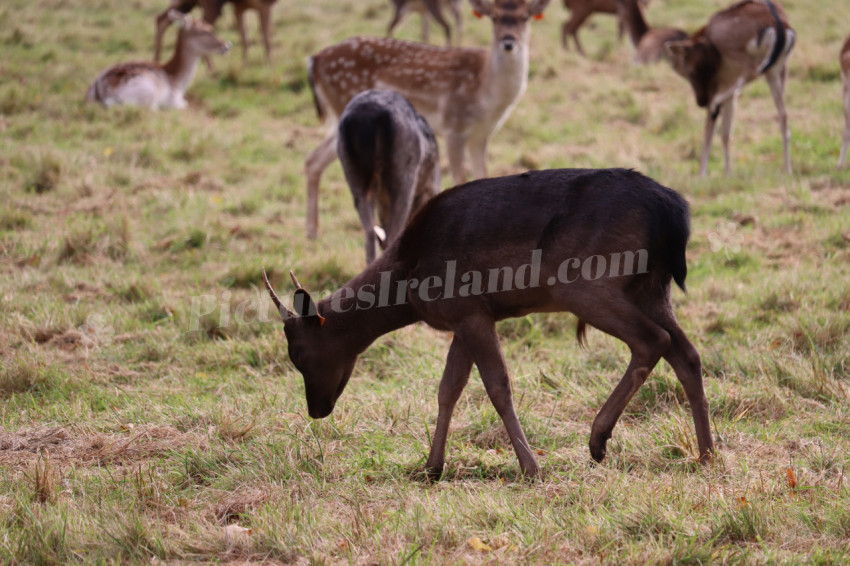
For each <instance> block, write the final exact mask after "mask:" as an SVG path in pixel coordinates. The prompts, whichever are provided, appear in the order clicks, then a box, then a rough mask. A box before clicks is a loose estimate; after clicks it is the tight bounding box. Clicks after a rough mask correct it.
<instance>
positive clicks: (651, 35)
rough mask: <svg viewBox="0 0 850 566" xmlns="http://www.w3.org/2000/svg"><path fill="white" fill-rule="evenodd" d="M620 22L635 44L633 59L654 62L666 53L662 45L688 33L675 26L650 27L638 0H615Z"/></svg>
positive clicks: (679, 38) (684, 37) (678, 39)
mask: <svg viewBox="0 0 850 566" xmlns="http://www.w3.org/2000/svg"><path fill="white" fill-rule="evenodd" d="M616 2H617V11H618V14H619V16H620V23H621V24H622V25H623V26H624V27H625V28H626V30H627V31H628V32H629V37H630V38H631V40H632V45H634V46H635V61H636V62H638V63H654V62H656V61H658V60H659V59H661V58H662V57H664V56H666V55H667V52H666V51H665V49H664V45H665V44H666V43H667V42H668V41H680V40H683V39H687V38H688V34H687V33H685V32H684V31H682V30H680V29H676V28H650V27H649V24H648V23H647V22H646V18H645V17H644V15H643V9H642V8H641V6H640V4H639V3H638V0H616Z"/></svg>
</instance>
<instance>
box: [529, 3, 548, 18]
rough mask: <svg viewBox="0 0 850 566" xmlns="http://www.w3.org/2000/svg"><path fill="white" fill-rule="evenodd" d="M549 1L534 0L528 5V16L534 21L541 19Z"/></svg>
mask: <svg viewBox="0 0 850 566" xmlns="http://www.w3.org/2000/svg"><path fill="white" fill-rule="evenodd" d="M549 2H550V0H534V1H533V2H531V3H530V4H529V5H528V15H529V16H530V17H532V18H534V19H535V20H542V19H543V10H545V9H546V6H548V5H549Z"/></svg>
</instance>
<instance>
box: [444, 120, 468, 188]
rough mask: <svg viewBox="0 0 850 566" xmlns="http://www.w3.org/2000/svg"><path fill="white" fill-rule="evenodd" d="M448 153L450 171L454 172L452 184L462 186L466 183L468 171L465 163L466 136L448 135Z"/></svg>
mask: <svg viewBox="0 0 850 566" xmlns="http://www.w3.org/2000/svg"><path fill="white" fill-rule="evenodd" d="M445 137H446V153H448V156H449V169H450V170H451V172H452V182H453V183H454V184H455V185H461V184H463V183H465V182H466V169H465V168H464V166H463V162H464V159H465V154H466V136H465V135H463V134H455V133H451V132H450V133H447V134H446V136H445Z"/></svg>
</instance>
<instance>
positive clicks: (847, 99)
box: [838, 37, 850, 168]
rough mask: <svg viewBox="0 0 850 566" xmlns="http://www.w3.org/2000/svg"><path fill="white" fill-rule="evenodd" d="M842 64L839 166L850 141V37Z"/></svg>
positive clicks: (840, 59)
mask: <svg viewBox="0 0 850 566" xmlns="http://www.w3.org/2000/svg"><path fill="white" fill-rule="evenodd" d="M838 62H839V64H840V65H841V82H842V84H843V85H844V135H843V136H842V141H841V155H840V156H839V157H838V167H839V168H842V167H844V160H845V159H846V158H847V144H848V143H850V37H848V38H847V40H846V41H845V42H844V45H843V46H842V47H841V54H840V56H839V58H838Z"/></svg>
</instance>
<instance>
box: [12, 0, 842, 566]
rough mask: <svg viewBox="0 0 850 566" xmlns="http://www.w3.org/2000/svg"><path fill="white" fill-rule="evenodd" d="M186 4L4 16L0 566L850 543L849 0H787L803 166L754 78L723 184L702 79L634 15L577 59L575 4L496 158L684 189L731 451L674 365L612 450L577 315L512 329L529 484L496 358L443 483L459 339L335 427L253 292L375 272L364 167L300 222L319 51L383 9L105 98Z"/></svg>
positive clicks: (534, 73) (716, 555) (837, 559)
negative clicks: (656, 54) (314, 221)
mask: <svg viewBox="0 0 850 566" xmlns="http://www.w3.org/2000/svg"><path fill="white" fill-rule="evenodd" d="M165 4H166V2H165V1H164V0H161V1H158V0H146V1H144V2H142V1H139V0H134V1H131V2H122V1H119V0H97V1H92V2H81V1H75V0H38V1H26V0H6V1H4V2H3V3H2V5H0V53H2V58H0V202H2V204H0V312H2V316H0V563H10V564H56V563H64V562H91V563H119V562H120V563H148V564H150V563H169V564H171V563H182V562H185V563H189V562H198V561H213V562H217V561H221V562H224V561H231V560H232V561H241V562H269V563H287V564H288V563H297V564H341V563H352V564H372V563H378V564H402V563H407V564H465V563H484V562H486V563H489V564H550V563H578V564H708V563H736V564H737V563H744V564H799V563H806V564H846V563H848V561H850V480H848V477H847V474H848V471H847V469H846V468H847V466H848V464H850V457H848V451H850V398H848V392H850V379H848V378H850V173H848V172H839V171H837V170H836V169H835V162H836V159H837V155H838V149H839V145H840V136H841V130H842V126H843V117H842V111H841V85H840V77H839V72H838V63H837V53H838V49H839V47H840V44H841V42H842V40H843V38H844V37H845V35H846V34H847V33H850V26H848V21H847V19H846V3H845V1H844V0H824V1H823V2H817V3H812V2H808V1H804V0H784V2H783V5H784V6H785V8H786V10H787V12H788V14H789V18H790V20H791V22H792V24H793V25H794V27H795V28H796V30H797V32H798V38H799V39H798V43H797V46H796V49H795V52H794V53H793V54H792V57H791V63H790V77H789V83H788V93H787V103H788V107H789V116H790V123H791V128H792V132H793V133H792V162H793V166H794V170H795V173H794V175H793V176H786V175H783V174H781V173H780V169H781V153H782V143H781V139H780V137H779V133H778V128H777V126H776V119H775V110H774V107H773V103H772V101H771V98H770V94H769V91H768V88H767V85H766V84H765V83H764V82H763V81H761V82H759V83H755V84H752V85H750V86H749V87H748V88H747V89H746V90H745V91H744V94H743V96H742V97H741V99H740V104H739V106H738V111H737V114H736V124H735V132H734V134H733V143H732V152H733V173H732V174H731V175H729V176H725V175H723V174H722V160H721V159H720V155H721V152H720V145H719V141H716V145H715V147H714V151H713V159H712V162H711V164H710V175H709V177H708V178H707V179H700V178H699V177H698V176H697V169H698V162H697V161H698V155H699V151H700V145H701V138H702V125H703V120H704V114H703V112H702V111H701V110H699V109H698V108H697V107H696V104H695V103H694V100H693V96H692V94H691V91H690V87H689V86H688V85H687V84H686V83H685V81H684V80H683V79H681V78H679V77H678V76H676V75H675V74H674V73H673V72H672V70H671V69H670V68H669V65H667V64H665V63H662V64H658V65H655V66H650V67H636V66H634V65H633V64H632V62H631V58H632V48H631V46H630V45H629V44H628V43H627V42H624V43H622V44H619V43H618V42H617V41H616V33H615V25H614V20H613V19H612V18H605V17H601V16H597V17H596V19H595V20H594V21H593V22H592V25H591V26H588V27H586V28H585V29H584V30H583V32H582V40H583V43H584V46H585V48H586V49H587V51H588V53H589V55H590V57H589V58H587V59H584V58H581V57H579V56H578V55H577V54H576V53H575V51H571V52H566V53H565V52H563V51H562V50H561V48H560V46H559V29H560V24H561V23H562V22H563V20H564V19H565V18H566V12H565V10H564V9H563V6H562V5H561V4H560V2H557V1H556V0H553V2H552V5H551V6H550V7H549V9H548V10H547V13H546V18H545V19H544V20H543V21H540V22H535V23H534V30H533V37H532V53H531V73H530V79H529V88H528V92H527V93H526V95H525V97H524V98H523V99H522V101H521V102H520V104H519V105H518V107H517V108H516V110H515V111H514V113H513V115H512V117H511V118H510V119H509V120H508V121H507V122H506V124H505V126H504V127H503V129H502V130H501V131H500V132H499V133H498V134H497V135H496V137H495V138H494V139H493V142H492V144H491V149H490V157H489V165H490V169H491V173H492V174H509V173H514V172H519V171H522V170H524V169H526V168H529V167H531V168H554V167H607V166H622V167H633V168H636V169H638V170H641V171H642V172H644V173H646V174H648V175H650V176H652V177H653V178H655V179H656V180H658V181H659V182H661V183H662V184H664V185H667V186H670V187H673V188H675V189H677V190H678V191H680V192H681V193H682V194H683V195H685V196H686V197H687V199H688V200H689V201H690V203H691V206H692V210H693V236H692V239H691V244H690V247H689V252H688V254H689V255H688V261H689V268H690V271H689V278H688V288H689V293H688V294H687V295H684V294H683V293H681V292H680V291H678V290H676V291H675V293H674V302H675V307H676V311H677V314H678V316H679V319H680V321H681V324H682V326H683V328H684V329H685V331H686V332H687V333H688V335H689V336H690V337H691V339H692V341H693V342H694V344H695V345H696V347H697V349H698V350H699V351H700V353H701V354H702V357H703V362H704V367H705V378H706V390H707V394H708V397H709V401H710V403H711V416H712V424H713V432H714V434H715V437H716V442H717V447H718V450H719V453H718V457H717V458H716V460H715V462H714V463H713V464H711V465H710V466H707V467H701V466H699V465H697V464H695V463H694V457H695V455H696V442H695V438H694V433H693V423H692V421H691V417H690V411H689V409H688V406H687V401H686V399H685V395H684V393H683V390H682V388H681V386H680V385H679V384H678V382H677V381H676V378H675V376H674V374H673V372H672V371H671V370H670V368H669V367H667V366H666V365H660V366H659V367H658V368H657V370H656V371H655V372H654V373H653V375H652V376H651V377H650V379H649V381H648V382H647V383H646V385H645V386H644V387H643V388H642V389H641V391H640V392H639V393H638V395H637V396H636V397H635V399H633V401H632V402H631V404H630V405H629V407H628V408H627V410H626V413H625V414H624V416H623V418H622V420H621V421H620V424H619V425H618V426H617V428H616V429H615V430H614V437H613V439H612V440H611V442H610V443H609V453H608V457H607V458H606V460H605V461H604V462H603V463H602V464H601V465H599V466H592V465H591V464H590V458H589V452H588V449H587V440H588V436H589V431H590V424H591V422H592V419H593V416H594V414H595V411H597V410H598V408H599V407H600V406H601V404H602V402H603V401H604V400H605V398H606V397H607V395H608V394H609V392H610V391H611V389H612V388H613V386H614V384H615V383H616V381H617V380H618V379H619V377H620V375H621V374H622V371H623V370H624V368H625V367H626V365H627V361H628V351H627V349H626V348H625V347H624V346H623V345H622V344H621V343H619V342H617V341H616V340H614V339H612V338H610V337H608V336H606V335H603V334H602V333H601V332H598V331H594V330H591V331H590V333H589V347H588V348H586V349H580V348H579V347H578V345H577V344H576V343H575V340H574V337H573V335H574V330H575V318H574V317H572V316H571V315H568V314H552V315H537V316H528V317H525V318H519V319H513V320H509V321H505V322H503V323H501V324H500V326H499V331H500V334H501V336H502V341H503V347H504V351H505V355H506V357H507V359H508V363H509V367H510V369H511V371H512V373H513V383H514V389H515V397H516V403H517V411H518V413H519V414H520V418H521V420H522V422H523V425H524V427H525V430H526V433H527V434H528V436H529V440H530V442H531V444H532V446H533V447H534V448H535V449H536V450H537V451H538V454H539V455H538V459H539V461H540V463H541V466H542V467H543V471H544V478H543V479H542V480H541V481H534V482H529V481H525V480H523V478H522V477H521V476H520V474H519V467H518V464H517V462H516V458H515V456H514V454H513V450H512V449H511V447H510V444H509V442H508V440H507V435H506V433H505V432H504V429H503V427H502V425H501V422H500V420H499V418H498V416H497V415H496V413H495V411H494V409H493V408H492V406H491V405H490V403H489V401H488V400H487V397H486V394H485V392H484V389H483V386H482V385H481V383H480V380H479V379H477V377H476V376H475V375H474V376H473V379H472V380H471V381H470V385H469V387H468V388H467V390H466V392H465V393H464V395H463V397H462V398H461V401H460V403H459V406H458V408H457V410H456V412H455V417H454V420H453V426H452V434H451V436H450V438H449V449H448V455H447V472H446V477H445V478H444V480H443V481H440V482H437V483H429V482H427V481H426V480H424V479H423V476H422V474H421V472H422V470H423V464H424V460H425V455H426V454H427V451H428V447H429V440H430V434H431V432H432V431H433V426H434V422H435V419H436V415H437V403H436V395H437V385H438V382H439V375H440V373H441V371H442V366H443V362H444V357H445V353H446V351H447V347H448V343H449V337H448V336H447V335H446V334H444V333H439V332H436V331H434V330H431V329H429V328H427V327H424V326H422V325H416V326H412V327H407V328H405V329H403V330H400V331H397V332H395V333H393V334H391V335H388V336H385V337H384V338H382V339H380V340H379V341H378V342H377V343H376V344H374V345H373V346H372V348H371V349H369V350H368V351H367V352H366V353H365V354H364V355H363V356H362V358H361V360H360V362H359V363H358V366H357V368H356V369H355V373H354V376H353V378H352V382H351V383H350V384H349V386H348V388H347V390H346V392H345V394H344V395H343V397H342V398H341V400H340V403H339V404H338V406H337V408H336V410H335V412H334V413H333V415H332V416H331V417H329V418H327V419H324V420H320V421H312V420H310V419H309V417H308V416H307V414H306V405H305V402H304V392H303V385H302V380H301V377H300V375H299V374H298V372H297V371H296V370H295V369H294V368H293V366H292V365H291V363H290V361H289V359H288V356H287V354H286V344H285V338H284V336H283V332H282V327H281V324H280V322H279V320H276V319H275V318H273V317H272V316H271V315H270V310H269V307H270V305H269V304H268V303H269V302H268V297H267V296H264V292H261V291H260V290H258V288H257V286H258V285H260V287H262V283H261V281H262V280H261V275H260V274H261V271H260V270H261V267H262V266H266V267H267V268H269V269H270V271H271V274H272V281H273V283H274V285H275V286H276V287H277V288H278V290H279V292H284V291H287V290H291V286H290V283H289V282H288V276H287V275H286V273H287V270H289V269H293V270H295V272H296V273H297V274H298V277H299V278H300V279H301V282H302V283H304V285H305V286H306V287H307V288H309V289H311V290H314V291H315V292H316V293H318V294H321V293H322V292H325V291H329V290H332V289H334V288H336V287H337V286H339V285H341V284H342V283H344V282H345V281H347V280H348V279H349V278H350V277H352V276H354V275H355V274H357V273H358V272H359V271H360V270H361V269H362V267H363V251H362V233H361V229H360V226H359V221H358V219H357V215H356V213H355V210H354V208H353V206H352V205H351V198H350V196H349V194H348V189H347V187H346V185H345V182H344V179H343V176H342V171H341V169H340V167H339V165H334V166H333V167H331V168H330V169H329V170H328V173H327V175H326V176H325V179H324V182H323V200H322V211H321V228H320V237H319V239H318V241H309V240H307V239H306V238H305V236H304V209H305V195H304V180H303V175H302V168H303V161H304V158H305V156H306V155H307V153H308V152H309V151H310V150H311V149H312V148H313V147H314V146H315V145H316V144H317V143H318V142H319V141H320V139H321V138H322V131H321V128H320V127H319V124H318V120H317V118H316V116H315V112H314V109H313V103H312V100H311V96H310V93H309V88H308V87H307V83H306V71H305V65H304V59H305V57H306V56H307V55H309V54H310V53H313V52H315V51H317V50H319V49H320V48H322V47H323V46H325V45H329V44H331V43H333V42H335V41H338V40H341V39H344V38H346V37H348V36H350V35H353V34H357V33H362V34H373V35H380V34H382V33H383V30H384V26H385V25H386V22H387V21H388V20H389V16H390V14H389V3H388V2H386V1H385V0H362V1H357V2H339V1H336V0H313V1H311V2H294V1H291V0H281V1H280V2H278V5H277V6H276V11H275V24H274V54H273V61H272V63H270V64H265V63H264V61H263V58H262V49H261V48H260V45H259V44H258V43H256V39H257V32H256V27H255V21H254V19H253V16H252V17H251V18H250V21H249V23H250V24H251V29H250V32H251V37H252V39H254V40H255V43H254V44H253V46H252V50H251V53H250V57H249V60H248V62H247V64H244V65H243V64H242V61H241V58H240V53H239V50H238V42H237V36H236V33H235V32H234V31H233V30H232V29H231V27H230V22H231V21H232V17H231V15H230V11H229V10H228V13H227V14H226V15H225V17H224V18H223V20H222V21H221V23H220V30H221V32H222V34H223V35H224V36H226V37H227V38H228V39H230V40H231V41H233V42H234V43H235V44H236V49H235V50H234V51H233V52H232V53H231V54H230V55H228V56H226V57H223V58H217V59H215V64H216V71H215V72H214V73H209V72H207V71H206V70H205V69H203V68H201V69H199V72H198V76H197V78H196V81H195V83H194V84H193V86H192V87H191V88H190V90H189V99H190V108H188V109H187V110H185V111H182V112H176V111H169V112H154V113H152V112H150V111H147V110H141V109H136V108H115V109H111V110H109V111H107V110H105V109H103V108H101V107H98V106H90V105H85V104H83V103H82V99H83V95H84V93H85V90H86V88H87V86H88V84H89V83H90V81H91V80H92V79H93V78H94V77H95V76H96V75H97V73H98V72H99V71H100V70H101V69H103V68H105V67H106V66H108V65H111V64H113V63H116V62H119V61H127V60H136V59H149V58H150V57H151V56H152V51H153V18H154V16H155V14H156V13H157V12H158V11H160V10H161V9H163V8H164V5H165ZM725 4H726V2H725V1H720V0H705V1H698V0H676V1H672V0H654V1H653V2H652V4H651V6H650V8H649V10H648V18H649V19H650V21H651V22H653V23H656V24H659V25H661V24H663V25H674V26H679V27H683V28H685V29H689V30H693V29H695V28H697V27H698V26H699V25H702V23H704V22H705V20H706V19H707V18H708V16H709V14H710V13H712V12H713V11H715V10H716V9H719V8H721V7H723V6H724V5H725ZM468 12H469V9H468V7H466V8H465V15H466V16H467V17H466V19H465V23H466V33H465V37H464V44H465V45H485V44H486V43H487V42H488V41H489V33H490V32H489V26H488V24H487V23H486V21H484V20H481V21H479V20H476V19H474V18H472V17H469V14H468ZM401 35H402V36H404V37H408V38H417V37H418V22H415V21H411V22H408V23H407V24H406V25H405V26H404V27H403V29H402V30H401ZM173 38H174V32H173V31H172V32H171V33H170V34H169V35H168V44H167V45H168V46H167V47H166V52H170V49H171V47H170V46H171V42H173ZM432 39H433V40H435V41H439V40H441V38H440V36H439V34H438V33H436V30H435V29H434V28H432ZM443 160H444V162H445V156H443ZM448 177H449V176H448V174H447V173H445V174H444V185H445V186H448ZM287 294H288V293H287ZM258 308H259V310H260V314H258ZM198 314H202V316H200V317H199V316H196V315H198ZM328 355H333V352H329V353H328ZM247 529H250V532H249V531H248V530H247Z"/></svg>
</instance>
